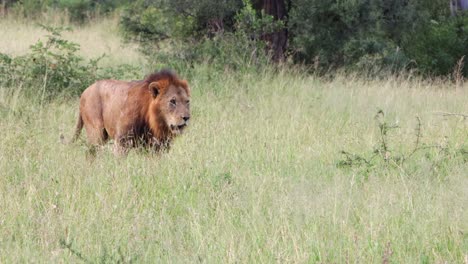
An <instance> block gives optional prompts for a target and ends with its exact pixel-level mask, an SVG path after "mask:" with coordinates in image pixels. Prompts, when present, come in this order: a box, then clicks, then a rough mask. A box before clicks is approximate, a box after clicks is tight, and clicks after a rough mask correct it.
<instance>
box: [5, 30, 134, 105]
mask: <svg viewBox="0 0 468 264" xmlns="http://www.w3.org/2000/svg"><path fill="white" fill-rule="evenodd" d="M42 27H43V28H44V29H46V30H47V31H48V32H49V35H47V39H46V41H45V42H43V41H38V42H37V43H36V44H34V45H32V46H31V47H30V52H29V53H27V54H26V55H23V56H18V57H10V56H8V55H6V54H0V76H2V78H0V86H2V87H7V88H11V89H19V88H21V89H22V90H23V91H24V93H25V94H26V95H27V96H30V97H33V98H38V99H40V100H41V101H42V100H48V99H51V98H53V97H56V96H58V95H68V96H77V95H79V94H81V92H83V90H84V89H85V88H86V87H88V86H89V85H90V84H91V83H93V82H94V81H96V80H97V79H103V78H112V77H118V78H135V76H136V73H137V71H138V69H136V68H135V67H133V66H129V65H121V66H118V67H116V68H111V69H103V68H100V67H99V66H98V62H99V60H100V59H101V58H102V57H100V58H97V59H92V60H89V61H86V60H84V59H83V58H82V57H81V56H79V55H77V52H78V51H79V45H78V44H76V43H73V42H70V41H67V40H65V39H63V38H62V36H61V32H62V31H63V30H66V29H65V28H53V27H48V26H42Z"/></svg>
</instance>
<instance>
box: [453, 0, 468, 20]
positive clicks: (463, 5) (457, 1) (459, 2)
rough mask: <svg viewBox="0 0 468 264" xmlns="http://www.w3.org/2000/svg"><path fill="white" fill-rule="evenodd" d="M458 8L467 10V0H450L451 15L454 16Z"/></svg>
mask: <svg viewBox="0 0 468 264" xmlns="http://www.w3.org/2000/svg"><path fill="white" fill-rule="evenodd" d="M458 10H468V0H450V13H451V14H452V16H455V15H456V14H457V11H458Z"/></svg>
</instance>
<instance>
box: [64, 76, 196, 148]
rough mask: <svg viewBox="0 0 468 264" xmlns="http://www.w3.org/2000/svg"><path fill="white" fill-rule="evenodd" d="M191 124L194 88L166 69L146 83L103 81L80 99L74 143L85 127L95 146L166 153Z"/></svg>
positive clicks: (146, 80)
mask: <svg viewBox="0 0 468 264" xmlns="http://www.w3.org/2000/svg"><path fill="white" fill-rule="evenodd" d="M189 119H190V88H189V87H188V84H187V81H185V80H180V79H179V78H178V77H177V76H176V75H175V74H174V73H173V72H171V71H169V70H163V71H160V72H156V73H153V74H151V75H149V76H148V77H146V79H144V80H141V81H131V82H125V81H117V80H101V81H97V82H95V83H94V84H92V85H91V86H90V87H88V88H87V89H86V90H85V91H84V92H83V94H82V95H81V98H80V114H79V117H78V122H77V124H76V131H75V135H74V137H73V139H72V141H75V140H76V139H77V138H78V137H79V135H80V133H81V130H82V128H83V126H84V127H85V129H86V135H87V138H88V143H89V144H91V146H97V145H102V144H104V143H105V142H106V141H107V140H108V139H109V138H113V139H114V140H115V153H116V154H124V153H125V152H126V150H127V149H128V148H129V147H135V146H137V145H143V146H146V147H153V148H154V149H155V150H156V151H158V150H161V149H167V148H168V147H169V145H170V143H171V141H172V139H173V138H174V137H175V136H176V135H179V134H180V133H182V131H183V130H184V128H185V127H186V126H187V125H188V121H189Z"/></svg>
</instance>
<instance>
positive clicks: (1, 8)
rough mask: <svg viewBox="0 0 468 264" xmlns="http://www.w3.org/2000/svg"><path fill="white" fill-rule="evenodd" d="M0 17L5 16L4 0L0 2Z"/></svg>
mask: <svg viewBox="0 0 468 264" xmlns="http://www.w3.org/2000/svg"><path fill="white" fill-rule="evenodd" d="M0 15H1V16H2V17H4V16H5V15H6V0H2V5H1V6H0Z"/></svg>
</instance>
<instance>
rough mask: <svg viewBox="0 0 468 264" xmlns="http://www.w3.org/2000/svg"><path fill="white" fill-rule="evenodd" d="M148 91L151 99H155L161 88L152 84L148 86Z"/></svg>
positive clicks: (157, 84)
mask: <svg viewBox="0 0 468 264" xmlns="http://www.w3.org/2000/svg"><path fill="white" fill-rule="evenodd" d="M148 89H149V90H150V92H151V94H152V95H153V98H156V96H158V94H159V89H161V86H160V85H159V83H158V82H152V83H150V84H149V85H148Z"/></svg>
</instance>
